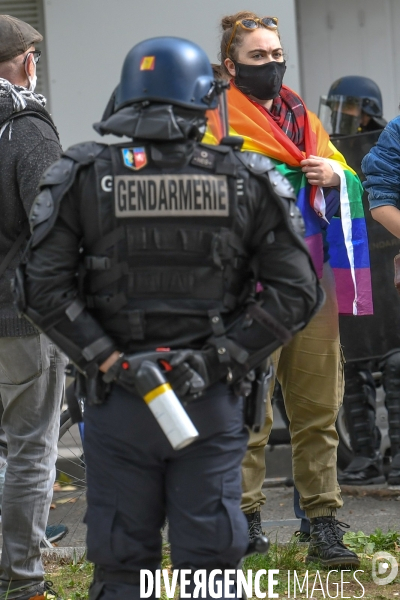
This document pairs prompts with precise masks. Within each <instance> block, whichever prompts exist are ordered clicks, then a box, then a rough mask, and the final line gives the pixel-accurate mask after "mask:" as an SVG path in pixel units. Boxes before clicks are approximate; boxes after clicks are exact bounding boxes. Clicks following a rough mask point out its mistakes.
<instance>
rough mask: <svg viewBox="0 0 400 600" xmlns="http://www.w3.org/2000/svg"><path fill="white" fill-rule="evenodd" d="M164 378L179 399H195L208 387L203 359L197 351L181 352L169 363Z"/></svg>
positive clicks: (207, 377)
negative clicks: (169, 368) (168, 368)
mask: <svg viewBox="0 0 400 600" xmlns="http://www.w3.org/2000/svg"><path fill="white" fill-rule="evenodd" d="M169 364H170V366H171V367H172V370H171V371H168V372H167V373H166V377H167V379H168V381H169V383H170V384H171V386H172V389H173V390H174V392H175V393H176V395H177V396H178V397H179V398H185V399H186V400H190V399H191V398H192V399H193V398H197V397H198V396H200V395H201V394H202V393H203V392H204V390H205V389H206V388H207V387H208V386H209V384H210V380H209V376H208V371H207V365H206V361H205V357H204V355H203V353H202V352H201V351H198V350H181V351H180V352H177V353H176V355H175V356H174V357H173V358H172V360H171V361H170V362H169Z"/></svg>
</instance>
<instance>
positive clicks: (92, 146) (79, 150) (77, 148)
mask: <svg viewBox="0 0 400 600" xmlns="http://www.w3.org/2000/svg"><path fill="white" fill-rule="evenodd" d="M104 148H107V145H106V144H98V143H97V142H84V143H82V144H75V145H74V146H71V147H70V148H68V150H66V151H65V152H64V154H63V156H67V157H68V158H72V160H74V161H75V162H77V163H79V164H80V165H90V163H92V162H94V160H95V159H96V157H97V156H98V155H99V154H100V153H101V152H102V151H103V150H104Z"/></svg>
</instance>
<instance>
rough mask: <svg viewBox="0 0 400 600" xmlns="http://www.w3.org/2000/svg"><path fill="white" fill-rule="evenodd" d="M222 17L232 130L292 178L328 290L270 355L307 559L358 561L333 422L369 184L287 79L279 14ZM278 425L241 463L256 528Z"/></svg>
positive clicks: (356, 300) (358, 297)
mask: <svg viewBox="0 0 400 600" xmlns="http://www.w3.org/2000/svg"><path fill="white" fill-rule="evenodd" d="M221 25H222V29H223V34H222V39H221V68H222V70H223V71H224V74H225V75H226V76H227V77H228V78H229V79H230V81H231V86H230V90H229V91H228V95H227V97H228V112H229V124H230V134H231V135H237V136H240V137H242V138H243V139H244V144H243V148H242V150H243V151H252V152H260V153H263V154H266V155H267V156H268V157H270V158H271V159H272V160H273V161H274V162H275V164H276V168H277V169H278V170H279V172H280V173H281V174H283V175H285V176H286V177H287V178H288V179H289V180H290V182H291V183H292V185H293V187H294V188H295V190H296V193H297V204H298V206H299V208H300V210H301V212H302V215H303V218H304V222H305V227H306V234H305V235H306V242H307V244H308V247H309V250H310V253H311V255H312V257H313V260H314V264H315V266H316V269H317V272H318V274H319V276H320V278H321V283H322V286H323V288H324V290H325V293H326V302H325V305H324V307H323V308H322V310H321V311H320V312H319V313H318V314H317V315H316V316H315V317H314V318H313V319H312V321H311V322H310V323H309V325H308V326H307V327H306V328H305V329H304V330H303V331H301V332H299V333H298V334H296V336H295V337H294V338H293V340H292V341H291V342H290V343H289V344H288V345H287V346H285V347H284V348H281V349H279V350H277V351H276V352H275V353H274V355H273V361H274V364H275V372H276V374H277V378H278V380H279V382H280V383H281V386H282V391H283V395H284V398H285V406H286V411H287V414H288V417H289V420H290V433H291V439H292V454H293V475H294V480H295V485H296V487H297V489H298V491H299V494H300V502H301V507H302V508H303V510H304V511H305V513H306V515H307V517H308V518H309V519H310V522H311V542H310V547H309V552H308V556H307V559H306V560H307V562H312V561H319V562H321V563H322V564H323V565H325V566H329V567H335V566H340V565H352V566H358V565H359V559H358V557H357V555H356V554H354V553H353V552H351V551H350V550H349V549H348V548H346V546H345V545H344V544H343V543H342V537H343V531H342V530H341V529H340V527H339V522H338V521H337V520H336V510H337V509H338V508H340V507H341V506H342V505H343V501H342V498H341V494H340V488H339V485H338V483H337V470H336V451H337V444H338V436H337V433H336V428H335V421H336V417H337V413H338V410H339V407H340V405H341V403H342V398H343V361H342V354H341V349H340V341H339V325H338V311H339V310H340V311H341V312H342V313H347V314H354V315H357V314H359V315H360V314H363V315H365V314H371V312H372V296H371V279H370V271H369V252H368V241H367V232H366V226H365V220H364V213H363V208H362V202H361V195H362V186H361V183H360V181H359V179H358V177H357V175H356V174H355V172H354V171H352V170H351V169H350V168H349V167H348V166H347V164H346V162H345V160H344V158H343V156H342V155H341V154H340V153H339V152H337V150H336V149H335V147H334V146H333V145H332V144H331V142H330V141H329V136H328V134H327V132H326V131H325V130H324V129H323V127H322V125H321V123H320V121H319V120H318V118H317V117H316V116H315V115H314V114H313V113H311V112H309V111H308V110H307V108H306V107H305V105H304V102H303V101H302V99H301V98H300V97H299V96H298V95H297V94H296V93H295V92H293V91H292V90H291V89H290V88H288V87H286V86H284V85H282V80H283V76H284V73H285V69H286V65H285V60H284V53H283V49H282V46H281V42H280V36H279V32H278V19H277V18H276V17H264V18H259V17H258V16H257V15H255V14H254V13H251V12H244V11H242V12H239V13H237V14H235V15H231V16H228V17H224V18H223V19H222V23H221ZM338 215H340V216H338ZM272 389H273V386H272V387H271V390H272ZM269 409H270V407H269ZM271 427H272V411H271V409H270V410H269V414H268V416H267V419H266V423H265V427H264V428H263V430H262V431H261V432H260V433H258V434H254V433H252V434H251V436H250V442H249V448H248V452H247V454H246V457H245V459H244V462H243V469H242V475H243V499H242V509H243V511H244V512H245V513H246V516H247V518H248V521H249V531H251V530H253V531H255V533H257V532H260V531H261V518H260V507H261V505H262V504H264V502H265V496H264V495H263V493H262V491H261V488H262V483H263V480H264V477H265V444H266V443H267V441H268V437H269V433H270V431H271Z"/></svg>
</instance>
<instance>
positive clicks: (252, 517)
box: [245, 510, 264, 542]
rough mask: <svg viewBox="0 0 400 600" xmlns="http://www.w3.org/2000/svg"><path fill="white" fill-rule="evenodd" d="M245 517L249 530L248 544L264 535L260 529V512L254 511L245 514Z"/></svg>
mask: <svg viewBox="0 0 400 600" xmlns="http://www.w3.org/2000/svg"><path fill="white" fill-rule="evenodd" d="M245 517H246V519H247V525H248V528H249V542H254V540H255V538H257V537H259V536H260V535H264V532H263V530H262V527H261V512H260V511H259V510H256V511H255V512H252V513H249V514H245Z"/></svg>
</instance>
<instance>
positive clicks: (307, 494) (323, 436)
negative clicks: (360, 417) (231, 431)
mask: <svg viewBox="0 0 400 600" xmlns="http://www.w3.org/2000/svg"><path fill="white" fill-rule="evenodd" d="M321 284H322V287H323V289H324V291H325V294H326V301H325V304H324V305H323V307H322V309H321V310H320V311H319V312H318V313H317V314H316V315H315V317H314V318H313V319H312V320H311V321H310V323H309V324H308V325H307V327H306V328H305V329H303V330H302V331H300V332H299V333H297V334H296V335H295V336H294V337H293V339H292V340H291V341H290V342H289V344H287V345H286V346H284V347H283V348H279V349H278V350H276V351H275V352H274V353H273V355H272V360H273V363H274V367H275V373H276V377H277V378H278V381H279V383H280V384H281V386H282V392H283V397H284V399H285V407H286V412H287V416H288V418H289V421H290V435H291V440H292V464H293V477H294V482H295V485H296V487H297V489H298V491H299V494H300V506H301V508H302V509H303V510H304V511H305V512H306V515H307V517H308V518H313V517H320V516H330V515H334V514H335V513H336V509H337V508H340V507H341V506H342V505H343V501H342V498H341V495H340V487H339V485H338V482H337V470H336V454H337V445H338V435H337V432H336V427H335V422H336V418H337V414H338V411H339V408H340V406H341V404H342V401H343V392H344V379H343V355H342V352H341V347H340V341H339V319H338V307H337V300H336V292H335V282H334V277H333V272H332V270H331V268H330V267H329V265H328V264H327V263H326V264H325V265H324V274H323V278H322V280H321ZM274 384H275V382H274V381H272V382H271V386H270V390H269V397H268V400H267V406H268V409H267V417H266V420H265V425H264V427H263V429H262V430H261V431H260V432H259V433H251V434H250V439H249V445H248V449H247V452H246V454H245V457H244V459H243V462H242V487H243V495H242V510H243V511H244V512H245V513H252V512H254V511H255V510H259V508H260V506H261V505H263V504H264V503H265V495H264V494H263V492H262V489H261V488H262V484H263V481H264V478H265V472H266V469H265V446H266V444H267V443H268V438H269V434H270V432H271V428H272V409H271V395H272V392H273V389H274Z"/></svg>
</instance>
